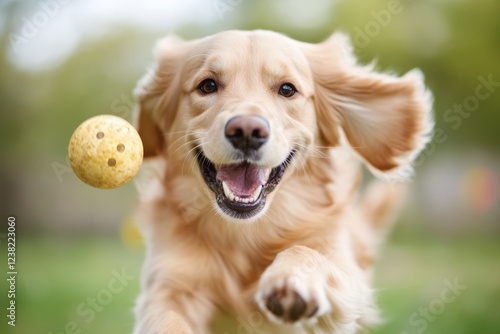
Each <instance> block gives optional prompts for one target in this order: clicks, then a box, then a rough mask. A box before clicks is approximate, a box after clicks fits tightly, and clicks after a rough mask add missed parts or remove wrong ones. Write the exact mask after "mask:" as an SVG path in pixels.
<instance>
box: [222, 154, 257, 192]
mask: <svg viewBox="0 0 500 334" xmlns="http://www.w3.org/2000/svg"><path fill="white" fill-rule="evenodd" d="M217 180H219V181H224V182H225V183H226V184H227V186H228V187H229V189H231V191H232V193H233V194H234V195H235V196H238V197H245V196H251V195H252V194H253V192H254V191H255V189H257V188H258V187H259V186H260V185H264V184H265V183H266V169H265V168H262V167H259V166H256V165H252V164H249V163H247V162H244V163H241V164H234V165H223V166H221V167H220V168H219V170H218V171H217Z"/></svg>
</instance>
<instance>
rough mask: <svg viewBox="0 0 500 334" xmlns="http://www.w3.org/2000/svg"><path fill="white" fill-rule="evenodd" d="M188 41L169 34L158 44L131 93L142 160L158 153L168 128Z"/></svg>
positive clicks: (176, 100) (171, 118)
mask: <svg viewBox="0 0 500 334" xmlns="http://www.w3.org/2000/svg"><path fill="white" fill-rule="evenodd" d="M187 45H188V42H185V41H184V40H182V39H181V38H179V37H177V36H174V35H170V36H167V37H165V38H163V39H161V40H159V41H158V43H157V44H156V47H155V49H154V57H155V64H154V65H153V66H152V68H151V69H150V70H148V71H147V72H146V74H145V75H144V76H143V77H142V78H141V80H139V82H138V83H137V86H136V88H135V90H134V94H135V96H136V98H137V107H136V110H135V112H134V125H135V127H136V128H137V131H138V132H139V135H140V136H141V139H142V142H143V145H144V157H145V158H147V157H152V156H156V155H159V154H161V153H162V152H163V151H164V149H165V147H166V142H165V140H166V134H167V133H168V131H169V128H170V126H171V125H172V123H173V121H174V118H175V114H176V111H177V105H178V100H179V82H180V69H181V66H180V61H182V60H183V58H184V57H183V56H184V54H185V53H186V51H187Z"/></svg>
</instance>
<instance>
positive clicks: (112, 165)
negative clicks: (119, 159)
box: [108, 158, 116, 167]
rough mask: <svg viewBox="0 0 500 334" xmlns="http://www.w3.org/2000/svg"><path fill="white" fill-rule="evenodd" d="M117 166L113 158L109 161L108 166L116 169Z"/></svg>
mask: <svg viewBox="0 0 500 334" xmlns="http://www.w3.org/2000/svg"><path fill="white" fill-rule="evenodd" d="M115 165H116V160H115V159H113V158H110V159H108V166H109V167H114V166H115Z"/></svg>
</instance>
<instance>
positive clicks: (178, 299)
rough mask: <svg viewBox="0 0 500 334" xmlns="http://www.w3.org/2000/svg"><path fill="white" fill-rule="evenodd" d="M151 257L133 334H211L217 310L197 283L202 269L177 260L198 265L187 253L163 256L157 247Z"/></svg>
mask: <svg viewBox="0 0 500 334" xmlns="http://www.w3.org/2000/svg"><path fill="white" fill-rule="evenodd" d="M149 254H150V255H151V254H152V255H151V257H149V258H147V260H146V265H145V268H144V272H143V277H142V292H141V295H140V296H139V298H138V300H137V304H136V308H135V315H136V325H135V329H134V334H167V333H168V334H208V333H209V323H210V321H211V318H212V316H213V310H214V306H213V303H212V302H211V301H210V300H209V299H208V298H207V297H206V296H207V293H205V291H204V289H203V288H202V286H200V284H197V283H195V282H197V281H196V279H197V278H198V276H199V272H198V271H197V269H198V268H199V267H200V266H199V265H197V264H193V265H192V266H189V265H184V262H183V261H179V260H178V259H180V258H184V259H185V261H186V262H187V263H196V261H195V260H193V261H190V259H189V256H188V255H186V253H181V254H179V253H175V252H172V253H170V252H162V249H161V248H160V247H158V248H157V249H155V251H154V252H150V253H149ZM182 254H184V255H182ZM153 255H154V257H153Z"/></svg>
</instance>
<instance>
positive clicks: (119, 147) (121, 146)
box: [116, 144, 125, 152]
mask: <svg viewBox="0 0 500 334" xmlns="http://www.w3.org/2000/svg"><path fill="white" fill-rule="evenodd" d="M116 149H117V150H118V152H123V151H125V145H123V144H118V146H116Z"/></svg>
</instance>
